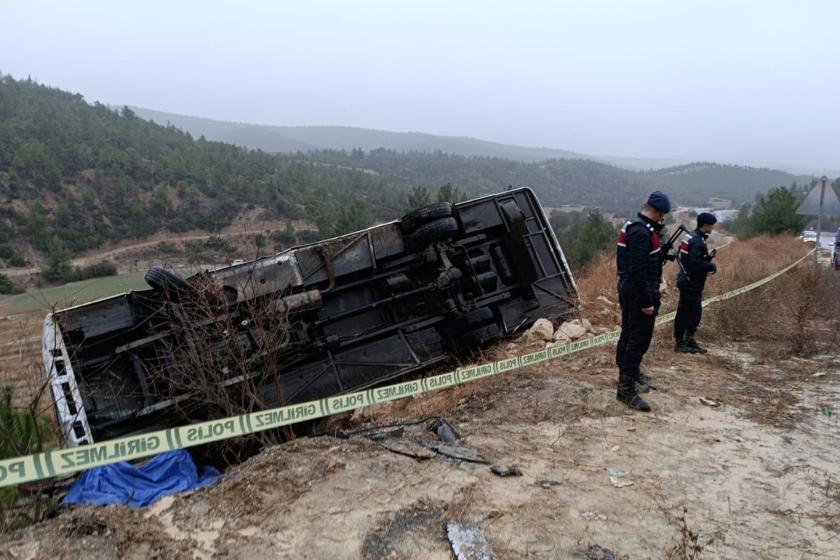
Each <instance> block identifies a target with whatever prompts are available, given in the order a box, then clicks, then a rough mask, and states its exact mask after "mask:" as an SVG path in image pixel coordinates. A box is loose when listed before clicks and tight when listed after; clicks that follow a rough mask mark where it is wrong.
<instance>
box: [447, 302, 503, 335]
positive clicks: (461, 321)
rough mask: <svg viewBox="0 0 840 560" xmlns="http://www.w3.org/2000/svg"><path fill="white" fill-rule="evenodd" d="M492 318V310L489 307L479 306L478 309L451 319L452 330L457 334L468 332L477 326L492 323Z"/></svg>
mask: <svg viewBox="0 0 840 560" xmlns="http://www.w3.org/2000/svg"><path fill="white" fill-rule="evenodd" d="M493 320H494V318H493V310H491V309H490V308H489V307H479V308H478V309H473V310H472V311H469V312H467V313H464V314H463V315H461V316H460V317H457V318H456V319H455V320H454V321H452V330H453V331H454V332H456V333H459V334H462V333H468V332H470V331H474V330H475V329H477V328H478V327H482V326H484V325H486V324H488V323H492V322H493Z"/></svg>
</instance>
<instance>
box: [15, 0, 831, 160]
mask: <svg viewBox="0 0 840 560" xmlns="http://www.w3.org/2000/svg"><path fill="white" fill-rule="evenodd" d="M0 72H3V73H6V74H11V75H13V76H15V77H19V78H20V77H26V76H27V75H29V76H32V77H33V78H35V79H37V80H39V81H41V82H43V83H46V84H49V85H52V86H56V87H60V88H62V89H67V90H71V91H75V92H79V93H82V94H83V95H84V96H85V98H86V99H87V100H88V101H95V100H99V101H102V102H104V103H109V104H129V105H139V106H142V107H147V108H151V109H157V110H161V111H170V112H176V113H184V114H188V115H196V116H205V117H212V118H216V119H224V120H237V121H245V122H253V123H262V124H277V125H314V124H341V125H351V126H360V127H370V128H379V129H387V130H397V131H422V132H429V133H434V134H446V135H466V136H476V137H480V138H484V139H488V140H496V141H501V142H510V143H517V144H524V145H543V146H550V147H555V148H562V149H569V150H575V151H579V152H585V153H590V154H605V155H606V154H608V155H616V156H633V157H670V158H679V159H689V160H710V159H711V160H718V161H767V162H786V163H792V164H802V165H808V166H817V167H833V168H837V167H840V111H838V106H839V105H840V2H837V1H830V0H829V1H815V0H795V1H773V0H761V1H759V0H753V1H741V2H739V1H737V0H729V1H721V2H716V1H697V2H694V1H686V0H661V1H646V2H641V1H637V2H634V1H631V0H616V1H610V2H600V1H594V0H590V1H579V2H561V1H554V2H550V1H544V2H533V1H532V2H528V1H522V0H519V1H515V2H514V1H510V2H504V3H502V2H491V1H488V0H483V1H475V2H473V1H470V2H466V1H457V0H449V1H443V2H437V1H432V0H422V1H418V2H409V1H404V0H390V1H364V0H356V1H347V2H338V1H334V2H322V1H315V0H306V1H286V2H282V1H279V0H278V1H273V2H269V1H265V2H245V1H242V2H212V1H208V0H202V1H195V2H188V1H167V2H157V1H149V0H145V1H143V2H122V1H116V2H115V1H113V0H111V1H88V2H85V1H78V2H66V1H61V2H58V1H56V2H51V3H45V2H39V1H35V0H26V1H16V0H0Z"/></svg>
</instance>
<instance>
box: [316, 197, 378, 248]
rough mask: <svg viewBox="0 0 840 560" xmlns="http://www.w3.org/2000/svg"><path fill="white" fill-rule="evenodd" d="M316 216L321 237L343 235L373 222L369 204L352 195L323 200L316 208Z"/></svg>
mask: <svg viewBox="0 0 840 560" xmlns="http://www.w3.org/2000/svg"><path fill="white" fill-rule="evenodd" d="M314 218H315V225H316V226H317V228H318V232H319V233H320V234H321V238H329V237H335V236H337V235H343V234H345V233H350V232H352V231H357V230H360V229H364V228H366V227H369V226H370V225H371V224H373V216H371V214H370V211H369V210H368V208H367V206H366V205H365V204H364V203H362V202H361V201H360V200H358V199H357V198H354V197H352V196H347V197H332V198H329V199H327V200H325V201H323V202H322V203H321V204H320V205H319V206H318V207H317V209H316V210H315V214H314Z"/></svg>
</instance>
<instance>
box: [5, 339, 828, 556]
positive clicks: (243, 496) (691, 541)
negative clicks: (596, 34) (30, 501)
mask: <svg viewBox="0 0 840 560" xmlns="http://www.w3.org/2000/svg"><path fill="white" fill-rule="evenodd" d="M660 336H661V334H660ZM756 351H757V349H756V348H754V347H751V346H749V345H746V344H727V345H725V346H724V347H719V348H717V349H715V350H714V351H713V352H712V353H711V354H709V355H706V356H701V357H697V356H685V355H675V354H673V353H671V352H670V350H667V349H658V350H656V351H655V352H654V355H653V356H652V360H651V363H655V361H656V360H657V359H658V360H659V363H666V364H668V365H667V366H661V367H656V366H654V367H652V368H651V373H652V375H653V377H654V380H655V385H656V386H657V387H658V390H656V391H655V392H653V393H652V396H651V398H650V400H651V402H652V403H653V406H654V410H655V412H654V413H653V414H649V415H645V414H641V413H628V411H627V409H626V408H624V407H623V406H621V405H619V404H617V403H616V401H615V399H614V392H615V388H614V385H615V381H614V377H615V374H614V371H613V368H612V366H611V362H612V355H611V349H609V348H602V349H597V350H594V351H591V352H588V353H586V354H579V355H576V356H574V357H571V358H570V359H567V360H564V361H557V362H554V363H549V364H544V365H541V366H538V367H535V368H532V369H528V370H524V371H521V372H520V373H514V374H509V375H507V376H505V377H500V378H496V379H489V380H485V381H481V382H477V383H476V384H474V385H471V386H465V387H459V388H455V389H450V390H445V391H442V392H440V393H435V394H432V395H429V396H426V397H422V398H415V399H411V400H408V401H399V402H396V403H391V404H390V405H387V406H383V407H379V408H376V409H374V410H368V411H367V416H364V415H362V416H364V417H363V418H360V415H357V416H356V419H355V420H354V422H353V424H358V423H360V422H362V421H363V420H366V419H367V420H373V421H377V420H379V421H383V420H384V419H386V418H387V419H391V420H393V419H394V418H396V417H401V418H415V419H416V418H423V417H426V416H430V415H436V414H441V415H445V416H446V417H447V418H448V419H450V420H451V421H452V422H453V424H454V425H455V427H456V428H457V429H458V430H459V431H460V433H461V436H462V441H461V443H462V445H463V446H465V447H467V448H469V449H471V450H474V451H475V452H477V453H478V454H480V455H481V456H483V457H485V458H486V459H487V460H488V461H489V462H491V463H499V464H502V465H512V464H515V465H517V466H518V467H519V468H520V469H521V470H522V473H523V476H521V477H511V478H500V477H498V476H496V475H494V474H492V473H491V472H490V470H489V469H488V466H487V465H484V464H477V463H468V462H463V461H455V460H452V459H447V458H444V457H441V456H437V457H434V458H430V459H427V460H422V461H420V460H415V459H413V458H410V457H406V456H403V455H399V454H396V453H393V452H390V451H387V450H386V449H385V448H384V447H383V446H382V444H381V443H377V442H374V441H371V440H369V439H365V438H352V439H349V440H342V439H335V438H332V437H319V438H302V439H299V440H297V441H294V442H291V443H289V444H286V445H283V446H279V447H276V448H272V449H270V450H268V451H267V452H265V453H263V454H261V455H259V456H257V457H255V458H253V459H251V460H250V461H248V462H247V463H246V464H244V465H242V466H241V467H240V468H238V469H236V470H235V471H234V472H231V473H229V474H228V476H227V477H226V478H225V479H224V480H223V481H222V482H220V483H219V484H217V485H216V486H215V487H212V488H207V489H203V490H200V491H197V492H195V493H193V494H190V495H184V496H178V497H175V498H171V499H165V500H164V501H161V502H159V503H158V504H157V505H156V506H154V507H152V508H151V509H148V510H132V509H129V508H124V507H105V508H79V509H75V510H73V511H67V512H64V513H63V514H61V515H60V516H59V517H58V518H57V519H53V520H50V521H47V522H44V523H42V524H40V525H38V526H36V527H33V528H30V529H28V530H26V531H25V532H24V533H23V534H20V535H17V536H7V537H6V538H5V539H3V538H0V558H43V557H47V556H49V557H58V558H79V557H83V558H115V557H124V558H148V557H166V558H192V557H198V558H209V557H214V558H216V557H218V558H243V559H244V558H249V559H250V558H255V557H256V558H286V557H292V556H294V557H297V558H346V559H355V558H440V559H445V558H450V557H451V553H450V552H449V549H448V546H447V542H446V539H445V536H444V531H443V529H442V523H443V522H445V521H447V520H464V521H470V522H475V523H477V524H478V525H479V526H480V527H481V528H482V529H483V531H484V532H485V534H486V535H487V538H488V539H489V541H490V543H491V545H492V547H493V549H494V551H495V552H496V554H497V556H498V557H499V558H514V559H516V558H585V557H586V552H587V551H588V550H589V551H590V553H592V551H593V550H595V549H591V547H593V546H595V545H597V546H600V547H603V548H606V549H609V550H611V551H614V552H615V553H616V558H624V557H629V558H667V557H672V558H756V559H758V558H761V559H765V558H797V559H801V558H838V557H840V556H838V553H837V542H838V538H840V480H838V479H840V475H838V470H837V463H838V459H840V452H838V450H837V441H838V440H837V437H838V435H840V426H838V421H837V416H836V414H835V415H834V416H826V415H825V414H823V413H822V412H821V411H824V409H823V408H822V407H824V406H828V407H832V406H833V407H834V409H833V410H837V403H838V394H839V393H838V391H839V390H840V358H838V357H837V356H834V355H832V356H821V357H817V358H814V359H809V360H804V359H788V360H780V361H772V360H765V361H762V360H760V359H757V358H756V357H755V356H756ZM700 397H704V398H707V399H710V400H711V401H714V402H715V403H720V404H721V406H716V407H715V406H707V405H704V404H702V403H701V402H700V400H699V398H700ZM345 421H347V420H345ZM412 433H415V432H411V431H410V430H409V431H406V432H405V434H404V435H403V437H402V438H401V439H402V440H410V439H411V437H413V436H412V435H411V434H412ZM608 468H611V469H617V470H618V471H621V472H622V473H626V474H625V475H624V476H623V477H619V478H617V479H616V482H617V484H618V486H623V487H616V486H614V485H613V484H612V483H611V481H610V477H609V476H608V471H607V469H608ZM596 557H597V556H596Z"/></svg>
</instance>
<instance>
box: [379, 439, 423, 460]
mask: <svg viewBox="0 0 840 560" xmlns="http://www.w3.org/2000/svg"><path fill="white" fill-rule="evenodd" d="M378 443H379V445H381V446H382V447H384V448H385V449H387V450H388V451H390V452H391V453H396V454H397V455H404V456H406V457H411V458H412V459H417V460H418V461H427V460H429V459H432V458H434V457H436V456H437V453H435V452H434V451H432V450H431V449H428V448H426V447H424V446H422V445H420V444H419V443H417V442H416V441H412V440H410V439H393V440H385V441H380V442H378Z"/></svg>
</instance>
